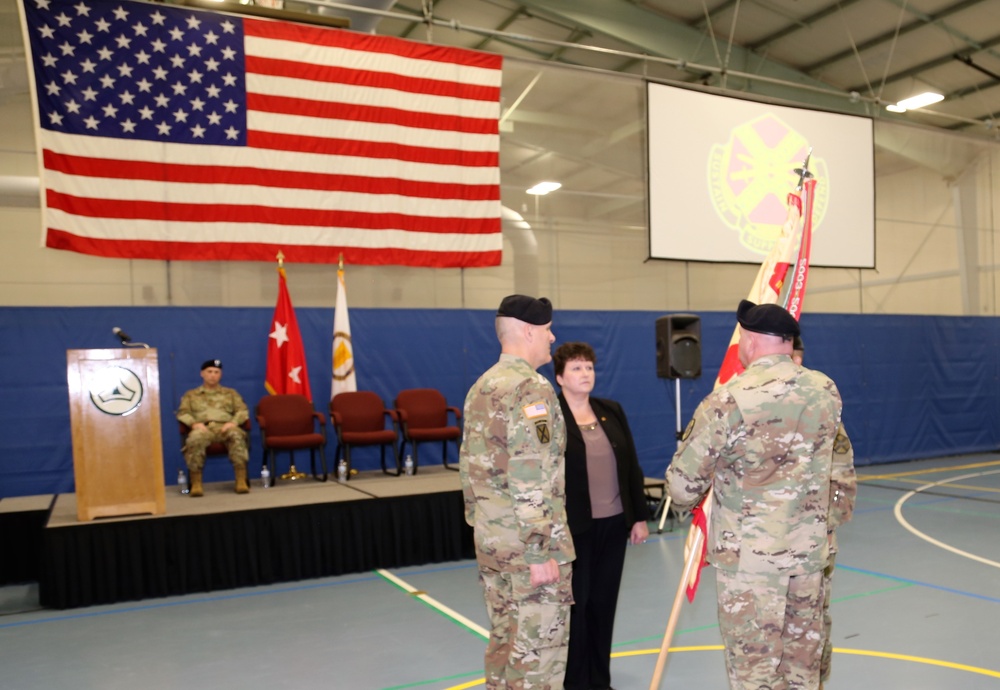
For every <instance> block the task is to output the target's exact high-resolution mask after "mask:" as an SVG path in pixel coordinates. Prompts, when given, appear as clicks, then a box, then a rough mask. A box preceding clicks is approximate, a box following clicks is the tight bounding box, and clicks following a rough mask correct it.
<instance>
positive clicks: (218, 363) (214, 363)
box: [201, 359, 222, 371]
mask: <svg viewBox="0 0 1000 690" xmlns="http://www.w3.org/2000/svg"><path fill="white" fill-rule="evenodd" d="M209 367H217V368H219V369H221V368H222V360H221V359H207V360H205V361H204V362H202V363H201V370H202V371H205V370H206V369H208V368H209Z"/></svg>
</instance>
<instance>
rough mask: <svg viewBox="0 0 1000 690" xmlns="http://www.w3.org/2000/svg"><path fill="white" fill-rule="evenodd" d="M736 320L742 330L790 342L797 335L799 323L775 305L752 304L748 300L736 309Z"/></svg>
mask: <svg viewBox="0 0 1000 690" xmlns="http://www.w3.org/2000/svg"><path fill="white" fill-rule="evenodd" d="M736 320H737V321H739V322H740V325H741V326H743V328H744V330H747V331H753V332H754V333H763V334H765V335H777V336H780V337H782V338H787V339H789V340H791V339H792V338H794V337H795V336H797V335H798V334H799V322H798V321H796V320H795V317H794V316H792V315H791V314H789V313H788V311H787V310H786V309H784V308H782V307H779V306H778V305H777V304H754V303H753V302H751V301H750V300H748V299H745V300H743V301H742V302H740V306H739V307H738V308H737V309H736Z"/></svg>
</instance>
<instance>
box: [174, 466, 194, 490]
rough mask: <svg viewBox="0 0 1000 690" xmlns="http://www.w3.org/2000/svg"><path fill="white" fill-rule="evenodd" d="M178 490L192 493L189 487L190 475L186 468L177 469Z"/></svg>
mask: <svg viewBox="0 0 1000 690" xmlns="http://www.w3.org/2000/svg"><path fill="white" fill-rule="evenodd" d="M177 490H178V491H180V492H181V493H182V494H189V493H191V489H189V488H188V476H187V473H185V472H184V470H177Z"/></svg>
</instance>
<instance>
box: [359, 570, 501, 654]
mask: <svg viewBox="0 0 1000 690" xmlns="http://www.w3.org/2000/svg"><path fill="white" fill-rule="evenodd" d="M375 572H377V573H378V574H379V575H381V576H382V577H384V578H385V579H387V580H389V581H390V582H392V583H393V584H395V585H396V586H397V587H399V588H401V589H403V590H405V591H407V592H409V593H410V594H412V595H414V596H415V597H416V598H417V599H420V600H421V601H423V602H424V603H426V604H427V605H429V606H431V607H433V608H435V609H437V610H438V611H440V612H441V613H443V614H444V615H446V616H447V617H448V618H451V619H452V620H453V621H455V622H456V623H458V624H459V625H462V626H465V627H466V628H468V629H469V630H471V631H472V632H474V633H476V634H477V635H479V636H480V637H482V638H483V639H484V640H488V639H490V633H489V631H488V630H486V629H485V628H483V627H482V626H480V625H477V624H476V623H473V622H472V621H470V620H469V619H468V618H466V617H465V616H463V615H462V614H460V613H459V612H458V611H455V610H454V609H451V608H448V607H447V606H445V605H444V604H442V603H441V602H440V601H438V600H437V599H435V598H434V597H431V596H428V595H427V594H424V593H422V592H420V590H418V589H417V588H416V587H414V586H413V585H411V584H409V583H408V582H406V581H405V580H402V579H400V578H398V577H396V576H395V575H393V574H392V573H390V572H389V571H388V570H381V569H380V570H376V571H375Z"/></svg>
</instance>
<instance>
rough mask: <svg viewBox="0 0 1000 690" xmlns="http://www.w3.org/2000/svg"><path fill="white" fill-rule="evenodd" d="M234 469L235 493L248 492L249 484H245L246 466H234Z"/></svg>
mask: <svg viewBox="0 0 1000 690" xmlns="http://www.w3.org/2000/svg"><path fill="white" fill-rule="evenodd" d="M234 469H235V471H236V493H238V494H246V493H250V485H249V484H247V468H246V466H244V467H236V468H234Z"/></svg>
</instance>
